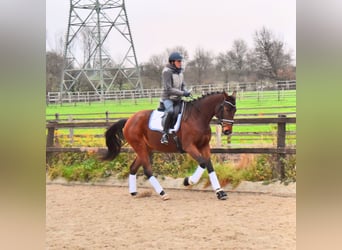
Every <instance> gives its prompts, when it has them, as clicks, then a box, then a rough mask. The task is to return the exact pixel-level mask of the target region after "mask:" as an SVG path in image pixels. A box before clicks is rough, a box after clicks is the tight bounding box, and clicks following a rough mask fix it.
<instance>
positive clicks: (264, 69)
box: [254, 27, 291, 80]
mask: <svg viewBox="0 0 342 250" xmlns="http://www.w3.org/2000/svg"><path fill="white" fill-rule="evenodd" d="M254 43H255V54H256V60H257V65H258V71H259V73H260V74H261V75H262V76H263V77H266V78H270V79H273V80H276V79H279V78H280V77H279V72H280V71H281V70H282V69H284V68H286V67H287V66H289V64H290V63H291V55H290V54H289V53H286V52H285V51H284V43H283V42H282V41H280V40H278V39H276V38H275V36H274V35H273V33H272V32H271V31H270V30H268V29H267V28H265V27H262V29H261V30H259V31H256V32H255V35H254Z"/></svg>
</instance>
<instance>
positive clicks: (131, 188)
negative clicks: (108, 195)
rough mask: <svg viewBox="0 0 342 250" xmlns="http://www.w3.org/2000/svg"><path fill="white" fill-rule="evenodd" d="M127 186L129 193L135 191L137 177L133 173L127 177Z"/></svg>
mask: <svg viewBox="0 0 342 250" xmlns="http://www.w3.org/2000/svg"><path fill="white" fill-rule="evenodd" d="M128 187H129V192H130V193H135V192H137V177H136V175H135V174H130V175H129V178H128Z"/></svg>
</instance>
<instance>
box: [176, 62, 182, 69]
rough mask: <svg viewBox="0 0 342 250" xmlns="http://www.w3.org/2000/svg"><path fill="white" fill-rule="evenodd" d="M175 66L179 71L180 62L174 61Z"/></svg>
mask: <svg viewBox="0 0 342 250" xmlns="http://www.w3.org/2000/svg"><path fill="white" fill-rule="evenodd" d="M175 66H176V68H177V69H180V68H181V67H182V61H181V60H176V61H175Z"/></svg>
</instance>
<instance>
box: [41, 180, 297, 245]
mask: <svg viewBox="0 0 342 250" xmlns="http://www.w3.org/2000/svg"><path fill="white" fill-rule="evenodd" d="M138 191H140V192H142V193H144V192H145V193H148V192H150V191H151V189H146V188H139V190H138ZM166 191H167V193H168V194H169V195H170V196H171V199H170V200H168V201H162V200H161V199H160V198H159V196H158V195H156V194H155V193H154V192H151V196H149V197H141V198H132V197H131V196H130V195H129V194H128V190H127V188H126V187H111V186H85V185H59V184H48V185H46V249H58V250H60V249H144V250H145V249H286V250H289V249H296V198H295V197H294V196H290V197H281V196H274V195H270V194H251V193H238V192H235V193H234V192H232V193H228V195H229V198H228V200H225V201H220V200H218V199H217V198H216V196H215V194H214V193H213V192H208V191H191V190H173V189H172V190H167V189H166Z"/></svg>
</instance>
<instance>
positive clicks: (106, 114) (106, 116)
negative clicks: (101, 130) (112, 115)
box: [106, 111, 109, 122]
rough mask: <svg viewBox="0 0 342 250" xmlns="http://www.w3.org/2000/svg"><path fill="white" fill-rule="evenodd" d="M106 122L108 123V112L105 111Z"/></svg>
mask: <svg viewBox="0 0 342 250" xmlns="http://www.w3.org/2000/svg"><path fill="white" fill-rule="evenodd" d="M106 122H109V112H108V111H106Z"/></svg>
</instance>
